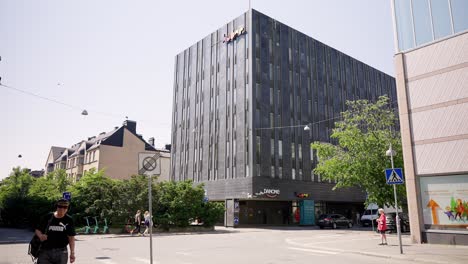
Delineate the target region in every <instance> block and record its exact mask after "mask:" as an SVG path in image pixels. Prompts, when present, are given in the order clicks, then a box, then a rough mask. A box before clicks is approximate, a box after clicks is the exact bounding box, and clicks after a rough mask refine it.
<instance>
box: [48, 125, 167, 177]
mask: <svg viewBox="0 0 468 264" xmlns="http://www.w3.org/2000/svg"><path fill="white" fill-rule="evenodd" d="M141 152H147V153H155V154H156V153H159V154H160V158H159V160H158V162H159V163H158V165H159V166H160V171H161V174H160V175H159V178H158V179H159V180H168V179H169V169H170V150H169V148H167V149H156V148H155V147H154V138H150V139H149V140H148V142H146V141H145V140H144V139H143V137H142V136H141V135H139V134H137V133H136V122H135V121H130V120H126V121H124V123H123V125H122V126H121V127H115V128H114V129H113V130H111V131H109V132H103V133H100V134H99V135H97V136H93V137H89V138H88V139H87V140H82V141H80V142H78V143H76V144H73V145H72V146H71V147H70V148H64V147H55V146H54V147H51V149H50V151H49V155H48V157H47V161H46V168H45V171H46V173H49V172H51V171H53V170H56V169H64V170H65V171H66V173H67V175H68V176H69V177H70V178H71V179H73V180H74V181H77V180H79V179H80V178H81V177H82V176H83V175H84V174H85V173H86V172H87V171H89V170H91V169H95V170H100V169H105V174H106V175H107V176H109V177H111V178H114V179H128V178H130V177H131V176H132V175H136V174H138V169H139V164H138V163H139V160H138V154H139V153H141Z"/></svg>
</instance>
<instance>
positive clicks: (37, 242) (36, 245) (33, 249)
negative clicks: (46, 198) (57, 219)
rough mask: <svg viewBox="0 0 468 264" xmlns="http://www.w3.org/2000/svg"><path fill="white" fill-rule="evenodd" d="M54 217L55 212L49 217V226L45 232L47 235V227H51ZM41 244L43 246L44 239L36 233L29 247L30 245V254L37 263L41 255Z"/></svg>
mask: <svg viewBox="0 0 468 264" xmlns="http://www.w3.org/2000/svg"><path fill="white" fill-rule="evenodd" d="M53 218H54V214H52V216H51V217H50V219H49V222H47V227H46V229H45V234H46V235H47V229H49V225H50V222H52V219H53ZM41 246H42V241H41V239H39V237H38V236H37V235H36V233H34V235H33V237H32V239H31V241H30V242H29V247H28V255H30V256H31V259H32V261H33V262H34V263H35V262H36V260H37V257H39V252H40V251H41Z"/></svg>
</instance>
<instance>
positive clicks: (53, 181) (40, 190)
mask: <svg viewBox="0 0 468 264" xmlns="http://www.w3.org/2000/svg"><path fill="white" fill-rule="evenodd" d="M70 186H71V182H70V180H69V178H68V176H67V174H66V172H65V170H62V169H60V170H55V171H53V172H51V173H49V174H47V175H45V176H44V177H40V178H38V179H36V180H35V182H34V183H33V184H32V185H31V188H30V189H29V194H28V195H29V196H30V197H34V198H45V199H48V200H51V201H56V200H58V199H59V198H60V197H62V194H63V192H65V191H67V189H68V188H69V187H70Z"/></svg>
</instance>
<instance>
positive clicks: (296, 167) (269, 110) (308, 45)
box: [171, 10, 396, 225]
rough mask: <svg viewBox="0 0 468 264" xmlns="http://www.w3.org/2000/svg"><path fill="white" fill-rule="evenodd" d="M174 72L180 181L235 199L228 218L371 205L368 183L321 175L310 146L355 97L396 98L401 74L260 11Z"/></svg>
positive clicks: (175, 169) (264, 220) (291, 216)
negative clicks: (338, 181)
mask: <svg viewBox="0 0 468 264" xmlns="http://www.w3.org/2000/svg"><path fill="white" fill-rule="evenodd" d="M174 71H175V74H174V78H175V82H174V98H173V120H172V124H173V125H172V144H171V145H172V152H171V155H172V159H171V179H172V180H175V181H180V180H193V181H194V182H196V183H204V185H205V189H206V192H207V196H208V198H209V199H211V200H220V201H226V208H227V215H226V219H225V221H226V223H227V225H230V224H237V223H238V224H241V225H242V224H285V223H295V222H299V223H302V224H307V223H313V222H314V219H313V217H314V216H315V215H318V214H320V213H326V212H336V213H343V214H346V215H347V216H352V214H353V213H354V212H357V211H360V210H362V209H363V207H362V206H363V202H364V200H365V194H364V193H363V192H362V191H361V190H359V189H357V188H348V189H340V190H337V191H333V190H332V188H333V186H334V183H333V182H329V181H322V180H321V178H320V176H319V175H315V174H314V173H313V171H312V170H313V168H314V165H315V164H316V162H317V160H315V159H314V156H315V155H314V154H313V153H312V152H311V150H310V147H309V146H310V143H311V142H313V141H329V139H330V137H329V136H330V132H331V129H332V127H333V124H334V122H335V121H336V120H337V119H336V118H338V117H339V115H340V113H341V112H342V111H344V110H345V102H346V100H355V99H370V100H375V99H377V97H378V96H379V95H384V94H387V95H389V96H390V98H395V96H396V90H395V81H394V79H393V78H392V77H391V76H388V75H386V74H384V73H382V72H380V71H378V70H376V69H374V68H372V67H370V66H368V65H366V64H364V63H362V62H359V61H358V60H356V59H353V58H351V57H350V56H348V55H346V54H343V53H341V52H339V51H337V50H336V49H333V48H331V47H329V46H327V45H325V44H323V43H321V42H319V41H317V40H315V39H313V38H311V37H308V36H306V35H305V34H303V33H301V32H298V31H297V30H294V29H292V28H290V27H288V26H286V25H284V24H282V23H280V22H278V21H276V20H274V19H272V18H270V17H268V16H266V15H263V14H261V13H260V12H258V11H256V10H249V11H248V12H246V13H244V14H242V15H241V16H239V17H237V18H236V19H234V20H233V21H231V22H229V23H227V24H226V25H224V26H223V27H221V28H220V29H218V30H217V31H215V32H213V33H211V34H210V35H208V36H206V37H205V38H204V39H202V40H200V41H198V42H197V43H195V44H194V45H192V46H191V47H189V48H188V49H186V50H184V51H183V52H181V53H180V54H178V55H177V56H176V59H175V69H174ZM306 125H309V126H308V127H309V128H311V129H310V130H304V128H305V126H306ZM300 208H302V210H300ZM301 215H302V216H301Z"/></svg>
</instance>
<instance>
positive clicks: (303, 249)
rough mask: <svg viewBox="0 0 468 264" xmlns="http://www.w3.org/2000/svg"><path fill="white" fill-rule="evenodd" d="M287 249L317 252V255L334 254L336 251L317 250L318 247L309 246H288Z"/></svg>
mask: <svg viewBox="0 0 468 264" xmlns="http://www.w3.org/2000/svg"><path fill="white" fill-rule="evenodd" d="M288 248H289V249H293V250H299V251H306V252H310V253H318V254H321V255H319V256H325V255H336V254H338V252H332V251H324V250H318V249H309V248H295V247H288Z"/></svg>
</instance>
